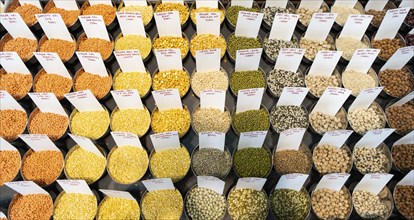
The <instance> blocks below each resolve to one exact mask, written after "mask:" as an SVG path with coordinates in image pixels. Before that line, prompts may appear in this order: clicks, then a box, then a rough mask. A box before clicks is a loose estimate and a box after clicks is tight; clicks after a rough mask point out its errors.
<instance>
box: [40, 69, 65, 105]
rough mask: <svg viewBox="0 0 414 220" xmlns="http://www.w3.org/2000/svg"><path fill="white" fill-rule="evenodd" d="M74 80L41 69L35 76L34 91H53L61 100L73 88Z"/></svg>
mask: <svg viewBox="0 0 414 220" xmlns="http://www.w3.org/2000/svg"><path fill="white" fill-rule="evenodd" d="M72 84H73V83H72V80H71V79H69V78H66V77H63V76H60V75H57V74H49V73H46V71H45V70H43V69H42V70H41V71H40V72H39V73H38V74H37V75H36V77H35V79H34V83H33V91H34V92H51V93H53V94H55V96H56V97H57V98H58V99H59V100H61V99H63V98H64V97H65V96H64V94H66V93H69V92H70V90H71V89H72Z"/></svg>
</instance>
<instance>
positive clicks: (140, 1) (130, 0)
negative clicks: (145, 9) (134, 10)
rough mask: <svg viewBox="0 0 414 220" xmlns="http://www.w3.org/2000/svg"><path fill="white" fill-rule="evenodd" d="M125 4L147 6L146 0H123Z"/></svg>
mask: <svg viewBox="0 0 414 220" xmlns="http://www.w3.org/2000/svg"><path fill="white" fill-rule="evenodd" d="M123 2H124V4H125V6H133V5H136V6H147V5H148V4H147V1H146V0H124V1H123Z"/></svg>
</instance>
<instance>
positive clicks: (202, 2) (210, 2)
mask: <svg viewBox="0 0 414 220" xmlns="http://www.w3.org/2000/svg"><path fill="white" fill-rule="evenodd" d="M195 2H196V8H202V7H207V8H218V1H217V0H196V1H195Z"/></svg>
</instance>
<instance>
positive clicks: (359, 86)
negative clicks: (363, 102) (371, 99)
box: [342, 71, 376, 96]
mask: <svg viewBox="0 0 414 220" xmlns="http://www.w3.org/2000/svg"><path fill="white" fill-rule="evenodd" d="M342 84H344V87H345V88H346V89H350V90H352V95H353V96H358V94H359V93H360V92H361V91H362V90H364V89H369V88H374V87H375V86H376V81H375V79H374V78H373V77H372V76H371V75H370V74H367V73H361V72H356V71H345V72H344V73H342Z"/></svg>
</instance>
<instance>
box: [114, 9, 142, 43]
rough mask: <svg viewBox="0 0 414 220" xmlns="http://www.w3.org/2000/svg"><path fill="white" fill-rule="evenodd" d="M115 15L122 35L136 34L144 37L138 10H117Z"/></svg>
mask: <svg viewBox="0 0 414 220" xmlns="http://www.w3.org/2000/svg"><path fill="white" fill-rule="evenodd" d="M116 17H117V19H118V22H119V26H120V27H121V30H122V34H123V35H125V36H126V35H138V36H143V37H146V36H147V35H146V33H145V28H144V23H143V22H142V16H141V13H139V12H117V13H116Z"/></svg>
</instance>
